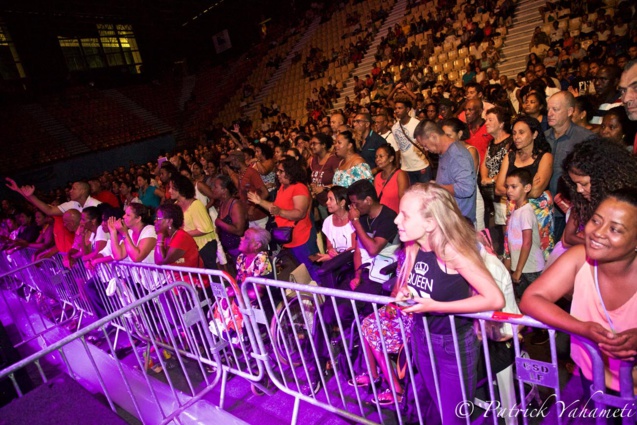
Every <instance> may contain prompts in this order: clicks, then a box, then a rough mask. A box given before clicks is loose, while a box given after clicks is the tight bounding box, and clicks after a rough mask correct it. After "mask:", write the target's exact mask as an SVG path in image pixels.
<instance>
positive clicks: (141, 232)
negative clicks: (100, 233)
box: [108, 204, 157, 264]
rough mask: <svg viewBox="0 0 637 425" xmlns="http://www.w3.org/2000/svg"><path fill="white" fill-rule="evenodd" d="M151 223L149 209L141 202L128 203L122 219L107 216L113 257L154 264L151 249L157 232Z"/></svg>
mask: <svg viewBox="0 0 637 425" xmlns="http://www.w3.org/2000/svg"><path fill="white" fill-rule="evenodd" d="M151 223H152V220H151V215H150V210H149V209H148V208H147V207H145V206H144V205H143V204H130V205H129V206H128V207H127V208H126V210H125V212H124V218H123V219H119V220H117V219H115V217H111V218H109V219H108V231H109V233H110V236H111V250H112V252H113V258H114V259H115V260H117V261H125V262H133V263H148V264H154V263H155V259H154V257H153V249H155V244H156V243H157V234H156V233H155V227H154V226H153V225H152V224H151ZM120 235H121V238H120ZM120 239H121V241H120Z"/></svg>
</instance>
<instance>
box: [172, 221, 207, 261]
mask: <svg viewBox="0 0 637 425" xmlns="http://www.w3.org/2000/svg"><path fill="white" fill-rule="evenodd" d="M168 247H169V248H174V249H181V250H183V251H184V256H183V257H181V258H180V259H179V260H177V261H175V262H174V263H172V264H170V265H171V266H179V267H196V268H203V261H202V260H201V257H199V248H197V243H196V242H195V239H194V238H193V237H192V236H190V235H189V234H188V233H187V232H186V231H185V230H183V229H179V230H177V231H176V232H175V234H174V235H173V238H172V239H171V240H170V243H169V244H168Z"/></svg>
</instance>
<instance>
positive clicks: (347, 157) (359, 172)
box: [332, 131, 374, 188]
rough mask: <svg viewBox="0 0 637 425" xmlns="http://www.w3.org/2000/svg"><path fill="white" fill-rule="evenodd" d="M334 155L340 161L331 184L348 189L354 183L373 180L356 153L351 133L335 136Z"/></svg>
mask: <svg viewBox="0 0 637 425" xmlns="http://www.w3.org/2000/svg"><path fill="white" fill-rule="evenodd" d="M334 153H335V154H336V155H337V156H338V157H339V158H340V159H341V163H340V164H339V166H338V168H337V169H336V171H335V172H334V180H332V183H333V184H335V185H337V186H343V187H344V188H348V187H350V186H351V185H352V183H354V182H355V181H358V180H362V179H367V180H370V181H371V180H372V179H373V178H374V176H373V175H372V170H371V168H369V165H368V164H367V162H365V159H364V158H363V157H362V156H360V155H359V154H358V153H356V141H355V140H354V135H353V134H352V132H351V131H342V132H341V133H339V135H338V136H336V143H335V144H334Z"/></svg>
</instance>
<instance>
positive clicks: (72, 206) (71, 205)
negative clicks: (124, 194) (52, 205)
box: [58, 196, 101, 213]
mask: <svg viewBox="0 0 637 425" xmlns="http://www.w3.org/2000/svg"><path fill="white" fill-rule="evenodd" d="M99 204H101V202H100V201H98V200H97V199H95V198H92V197H90V196H89V197H88V198H86V202H84V206H82V205H80V203H79V202H77V201H68V202H65V203H63V204H60V205H58V209H59V210H60V211H62V213H65V212H67V211H68V210H78V211H79V212H82V210H83V209H84V208H88V207H96V206H98V205H99Z"/></svg>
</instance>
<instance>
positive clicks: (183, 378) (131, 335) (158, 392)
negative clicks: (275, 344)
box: [0, 282, 221, 424]
mask: <svg viewBox="0 0 637 425" xmlns="http://www.w3.org/2000/svg"><path fill="white" fill-rule="evenodd" d="M167 305H173V306H181V307H180V308H177V309H173V310H171V312H170V314H169V313H168V312H167V311H166V310H165V309H164V306H167ZM112 321H119V322H120V323H125V324H126V325H125V326H124V329H125V332H126V337H127V338H128V340H129V342H130V344H131V347H132V352H131V354H132V355H131V356H128V357H126V360H125V361H122V360H119V359H118V356H116V355H109V354H108V353H107V352H104V351H102V350H99V349H98V348H96V347H94V346H93V345H91V344H88V343H87V336H88V335H89V334H91V333H94V332H103V333H105V332H106V328H107V327H108V325H109V323H110V322H112ZM184 339H187V340H188V341H189V343H190V344H192V345H199V346H205V347H207V348H206V352H207V356H208V358H209V359H211V360H212V361H211V362H212V363H215V364H220V363H221V358H220V353H219V350H218V347H219V346H220V345H219V342H218V340H217V338H216V337H214V336H213V335H212V334H211V333H210V331H209V329H208V321H207V319H206V317H205V314H204V312H203V310H202V308H201V306H200V303H199V301H198V297H197V294H196V292H195V291H194V290H193V288H192V287H191V286H190V285H189V284H186V283H183V282H182V283H173V284H170V285H166V286H165V287H163V288H160V289H158V290H156V291H154V292H152V293H150V294H148V295H146V296H144V297H141V298H140V299H138V300H135V301H133V302H132V303H130V304H127V305H126V306H125V307H123V308H122V309H121V310H119V311H117V312H115V313H112V314H110V315H108V316H106V317H104V318H102V319H100V320H99V321H97V322H95V323H92V324H91V325H89V326H87V327H86V328H84V329H82V330H80V331H78V332H76V333H74V334H72V335H69V336H67V337H65V338H62V339H61V340H59V341H57V342H55V343H53V344H51V345H49V346H48V347H45V348H44V349H43V350H41V351H39V352H37V353H36V354H34V355H31V356H29V357H27V358H26V359H24V360H22V361H20V362H18V363H15V364H14V365H12V366H10V367H8V368H7V369H5V370H3V371H0V380H2V379H3V378H8V379H10V380H11V382H12V384H13V387H14V389H15V396H17V397H23V396H28V395H29V394H28V393H26V390H25V388H24V387H23V385H24V384H23V382H22V381H21V379H18V378H17V376H18V372H20V371H23V370H26V371H27V372H29V374H30V376H31V377H32V379H34V377H35V378H36V379H39V380H40V381H41V383H46V382H48V381H49V380H50V379H51V377H52V376H53V375H54V374H58V373H59V370H60V369H61V370H62V371H63V372H65V373H67V374H68V375H69V376H70V377H72V378H73V379H75V380H77V381H80V382H81V383H82V385H83V386H85V387H87V389H88V390H89V391H91V392H95V391H99V392H101V393H103V394H104V395H105V396H106V400H107V402H108V406H109V407H110V408H111V410H112V411H114V412H117V409H116V406H119V407H121V408H123V409H125V410H126V411H128V412H129V413H131V414H133V415H135V416H136V417H137V418H138V419H140V420H141V421H142V422H143V423H148V424H159V423H169V422H172V421H173V420H175V419H176V420H177V422H179V423H184V422H189V421H192V422H193V423H194V422H197V423H200V421H202V420H203V421H205V420H206V418H207V419H208V420H209V421H212V422H214V418H217V417H218V409H217V408H216V406H213V405H212V404H209V403H208V402H206V401H205V400H203V398H204V396H205V395H206V394H207V393H209V392H210V390H211V389H213V388H214V387H215V386H216V385H217V383H218V382H219V381H220V380H221V370H220V369H217V370H214V371H210V370H206V368H205V366H206V361H205V359H202V358H199V357H197V356H191V355H190V354H191V352H189V351H188V350H186V349H185V347H184V345H183V343H182V341H183V340H184ZM108 342H109V351H110V352H111V354H114V353H115V346H114V345H113V344H112V343H111V341H110V340H108ZM153 352H154V354H153ZM149 353H150V354H149ZM151 357H152V359H151ZM151 360H154V361H155V362H157V364H158V365H159V367H157V368H155V369H153V370H152V371H150V370H148V369H147V366H148V364H149V362H150V361H151ZM50 362H53V363H54V364H55V367H54V368H53V369H54V371H53V372H47V370H50V369H51V367H50V365H49V364H48V363H50ZM190 409H194V410H192V411H191V410H190ZM186 410H188V414H186V415H181V414H182V413H183V412H184V411H186ZM180 415H181V416H180ZM193 418H197V419H196V421H195V420H194V419H193ZM212 422H210V423H212Z"/></svg>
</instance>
